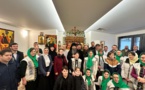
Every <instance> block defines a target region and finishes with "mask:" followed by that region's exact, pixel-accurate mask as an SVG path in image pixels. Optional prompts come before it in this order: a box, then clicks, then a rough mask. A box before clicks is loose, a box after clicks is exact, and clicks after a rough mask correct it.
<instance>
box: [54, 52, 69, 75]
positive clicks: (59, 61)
mask: <svg viewBox="0 0 145 90" xmlns="http://www.w3.org/2000/svg"><path fill="white" fill-rule="evenodd" d="M64 66H67V61H66V58H65V56H64V54H63V49H59V51H58V55H57V56H55V58H54V73H55V76H56V77H57V76H58V75H59V74H60V73H61V71H62V67H64Z"/></svg>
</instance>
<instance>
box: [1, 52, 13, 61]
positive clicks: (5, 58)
mask: <svg viewBox="0 0 145 90" xmlns="http://www.w3.org/2000/svg"><path fill="white" fill-rule="evenodd" d="M11 59H12V52H5V53H4V54H3V55H0V60H1V61H2V62H9V61H10V60H11Z"/></svg>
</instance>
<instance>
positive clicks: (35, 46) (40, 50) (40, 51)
mask: <svg viewBox="0 0 145 90" xmlns="http://www.w3.org/2000/svg"><path fill="white" fill-rule="evenodd" d="M33 46H34V48H37V47H39V45H38V42H34V44H33ZM39 53H41V54H42V53H43V51H42V49H41V48H39Z"/></svg>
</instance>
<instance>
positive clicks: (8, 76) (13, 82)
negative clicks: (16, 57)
mask: <svg viewBox="0 0 145 90" xmlns="http://www.w3.org/2000/svg"><path fill="white" fill-rule="evenodd" d="M16 70H17V67H16V62H14V61H13V60H12V52H11V50H9V49H5V50H2V51H1V52H0V90H17V85H18V83H17V81H18V80H17V78H16Z"/></svg>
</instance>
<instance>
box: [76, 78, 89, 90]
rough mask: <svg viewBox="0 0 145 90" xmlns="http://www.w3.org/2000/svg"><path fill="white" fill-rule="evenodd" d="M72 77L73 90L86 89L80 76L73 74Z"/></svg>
mask: <svg viewBox="0 0 145 90" xmlns="http://www.w3.org/2000/svg"><path fill="white" fill-rule="evenodd" d="M73 78H74V89H75V90H87V89H86V86H85V82H84V80H83V78H82V76H75V77H73Z"/></svg>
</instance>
